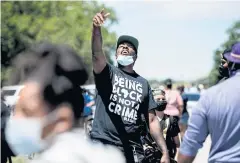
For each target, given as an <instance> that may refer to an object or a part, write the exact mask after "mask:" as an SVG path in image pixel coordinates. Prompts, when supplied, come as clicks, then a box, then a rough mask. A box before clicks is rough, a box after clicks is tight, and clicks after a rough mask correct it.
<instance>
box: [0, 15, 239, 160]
mask: <svg viewBox="0 0 240 163" xmlns="http://www.w3.org/2000/svg"><path fill="white" fill-rule="evenodd" d="M108 16H109V13H105V12H104V10H102V11H101V12H99V13H97V14H96V15H95V16H94V18H93V29H92V63H93V75H94V79H95V85H96V96H95V99H94V100H93V99H92V98H91V96H90V94H89V92H87V91H86V90H84V89H82V88H81V87H80V86H82V85H84V83H85V82H86V81H87V79H88V73H87V70H86V68H85V63H84V60H83V59H82V58H81V57H80V56H79V55H78V54H77V53H76V52H75V51H74V50H73V49H72V48H70V47H68V46H66V45H54V44H50V43H43V44H40V45H37V46H33V47H32V48H30V49H28V50H27V51H26V52H25V53H22V54H20V55H18V57H17V58H16V59H15V61H14V63H15V67H14V68H15V72H14V73H13V76H14V77H13V78H14V80H16V79H17V80H18V81H19V83H21V84H23V85H24V88H23V90H22V91H21V93H20V95H19V99H18V101H17V104H16V105H15V108H14V112H15V113H14V116H12V117H11V118H8V119H7V118H1V120H2V126H1V129H2V130H1V143H2V162H7V158H11V157H12V156H18V155H29V154H32V153H37V157H36V158H34V159H33V160H31V162H33V163H38V162H41V163H43V162H44V163H55V162H56V163H57V162H58V163H59V162H61V163H66V162H71V163H82V162H87V163H95V162H101V163H110V162H111V163H112V162H114V163H156V162H160V163H170V162H178V163H190V162H193V160H194V158H195V156H196V154H197V152H198V149H199V148H201V147H202V144H203V142H204V141H205V139H206V137H207V136H208V135H209V134H210V136H211V140H212V146H211V151H210V155H209V162H210V163H215V162H230V163H238V162H240V138H239V135H240V123H239V117H240V112H239V109H240V102H239V101H240V76H239V75H240V74H239V73H240V43H235V44H234V45H233V46H232V48H231V49H229V50H226V51H224V53H223V55H222V56H223V57H222V62H221V65H220V68H219V70H220V74H221V77H219V80H220V81H219V84H217V85H216V86H213V87H211V88H210V89H208V90H206V91H205V92H204V94H202V96H201V98H200V100H199V103H198V104H197V106H196V108H194V109H193V110H192V115H191V118H190V120H189V114H188V111H187V101H188V98H187V97H186V96H185V93H184V86H180V87H178V89H176V90H175V89H173V87H172V85H173V82H172V80H171V79H167V80H166V81H165V82H164V88H161V87H160V88H157V89H152V88H151V87H150V85H149V83H148V81H147V80H146V79H145V78H143V77H142V76H140V75H139V74H138V73H137V72H135V71H134V64H135V62H136V61H137V58H138V55H139V54H138V46H139V42H138V40H137V39H136V38H135V37H133V36H128V35H123V36H120V37H119V38H118V41H117V47H116V55H115V57H116V60H117V63H118V65H117V66H113V65H111V64H109V63H108V62H107V59H106V57H105V55H104V52H103V37H102V33H101V26H102V25H103V24H104V22H105V21H106V19H107V17H108ZM23 58H24V60H25V62H18V61H19V60H22V59H23ZM20 74H21V76H18V75H20ZM16 77H17V78H16ZM10 80H11V79H10ZM93 105H95V106H96V110H95V111H94V120H93V124H92V126H91V128H88V127H86V126H88V125H86V124H88V121H89V116H92V114H93V112H92V110H91V107H92V106H93ZM1 107H2V110H3V108H6V109H4V112H3V113H4V114H3V113H2V110H1V117H8V115H9V114H8V113H7V106H5V105H4V101H3V100H2V101H1ZM5 122H6V123H5ZM83 128H85V129H83ZM85 132H87V133H89V135H88V136H87V137H86V135H85ZM3 145H4V146H3ZM3 153H4V154H3Z"/></svg>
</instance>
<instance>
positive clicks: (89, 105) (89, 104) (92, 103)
mask: <svg viewBox="0 0 240 163" xmlns="http://www.w3.org/2000/svg"><path fill="white" fill-rule="evenodd" d="M94 104H95V102H94V101H91V102H89V103H87V105H86V106H87V107H91V106H93V105H94Z"/></svg>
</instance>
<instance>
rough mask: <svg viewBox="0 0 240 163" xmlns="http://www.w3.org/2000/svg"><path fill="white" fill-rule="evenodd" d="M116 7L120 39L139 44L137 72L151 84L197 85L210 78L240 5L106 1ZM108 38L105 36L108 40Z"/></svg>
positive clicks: (233, 2) (108, 4) (237, 3)
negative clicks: (129, 37)
mask: <svg viewBox="0 0 240 163" xmlns="http://www.w3.org/2000/svg"><path fill="white" fill-rule="evenodd" d="M101 2H103V3H104V4H105V5H106V6H108V7H112V8H113V9H114V10H115V11H116V14H117V17H118V20H119V22H118V24H115V25H114V26H112V27H111V29H110V30H111V31H115V32H116V33H117V35H118V36H120V35H124V34H127V35H132V36H134V37H136V38H137V39H138V40H139V49H138V59H137V61H136V64H135V67H134V69H135V71H136V72H137V73H139V74H140V75H141V76H143V77H145V78H147V79H157V80H163V79H165V78H172V79H174V80H186V81H189V80H196V79H198V78H201V77H205V76H207V75H208V74H209V72H210V70H211V69H212V67H213V54H214V51H215V50H216V49H217V48H218V47H219V46H220V45H221V44H222V43H224V41H226V40H227V38H228V36H227V34H226V30H227V29H228V28H229V27H231V26H232V25H233V23H234V22H235V21H236V20H240V10H239V6H240V1H225V2H224V1H180V0H179V1H153V0H142V1H136V0H135V1H101ZM103 37H104V36H103Z"/></svg>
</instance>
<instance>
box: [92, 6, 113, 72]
mask: <svg viewBox="0 0 240 163" xmlns="http://www.w3.org/2000/svg"><path fill="white" fill-rule="evenodd" d="M108 15H109V13H107V14H104V11H103V10H102V11H101V12H100V13H97V14H96V15H95V16H94V18H93V30H92V62H93V70H94V72H95V73H96V74H99V73H101V72H102V71H103V69H104V68H105V66H106V64H107V61H106V57H105V55H104V53H103V47H102V46H103V40H102V34H101V25H102V24H103V23H104V21H105V20H106V18H107V16H108Z"/></svg>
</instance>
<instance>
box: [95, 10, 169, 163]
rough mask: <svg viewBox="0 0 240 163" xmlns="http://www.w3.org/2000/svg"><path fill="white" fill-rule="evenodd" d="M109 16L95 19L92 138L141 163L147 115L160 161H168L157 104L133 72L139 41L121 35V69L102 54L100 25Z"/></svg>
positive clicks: (119, 44)
mask: <svg viewBox="0 0 240 163" xmlns="http://www.w3.org/2000/svg"><path fill="white" fill-rule="evenodd" d="M108 15H109V13H107V14H105V13H104V11H103V10H102V11H101V12H100V13H97V14H96V15H95V16H94V18H93V32H92V61H93V70H94V77H95V84H96V88H97V96H96V111H95V116H94V121H93V128H92V132H91V138H92V140H93V141H95V142H99V143H103V144H112V145H114V146H116V147H118V148H119V149H120V150H121V151H122V152H123V153H124V154H125V157H126V160H127V162H128V163H134V162H142V161H143V160H144V150H143V145H142V142H141V135H140V131H141V130H140V129H141V128H140V125H141V123H142V120H141V115H144V117H145V119H146V121H147V123H148V125H149V128H150V133H151V135H152V136H153V138H154V140H155V141H156V143H157V145H158V146H160V148H161V149H162V151H163V156H162V158H161V162H162V163H163V162H164V163H167V162H169V156H168V151H167V147H166V143H165V140H164V138H163V135H162V133H161V131H160V126H159V122H158V120H157V117H156V116H155V110H154V109H155V108H156V107H157V104H156V102H155V101H154V99H153V95H152V91H151V87H150V85H149V83H148V81H147V80H146V79H144V78H143V77H141V76H140V75H138V74H137V73H136V72H135V71H134V70H133V67H134V64H135V61H136V60H137V57H138V51H137V50H138V40H137V39H136V38H134V37H132V36H126V35H125V36H121V37H119V39H118V41H117V48H116V60H117V62H118V66H117V67H115V66H112V65H110V64H109V63H107V60H106V57H105V55H104V52H103V40H102V34H101V25H103V23H104V22H105V20H106V18H107V16H108Z"/></svg>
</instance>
